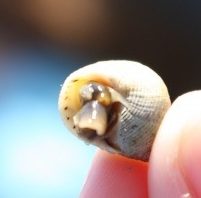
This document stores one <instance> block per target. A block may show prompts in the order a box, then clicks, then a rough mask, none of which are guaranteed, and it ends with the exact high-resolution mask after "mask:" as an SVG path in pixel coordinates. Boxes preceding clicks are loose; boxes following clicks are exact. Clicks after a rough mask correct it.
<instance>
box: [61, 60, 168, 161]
mask: <svg viewBox="0 0 201 198" xmlns="http://www.w3.org/2000/svg"><path fill="white" fill-rule="evenodd" d="M170 104H171V102H170V98H169V94H168V91H167V88H166V85H165V84H164V82H163V80H162V79H161V78H160V77H159V76H158V74H156V73H155V72H154V71H152V70H151V69H150V68H148V67H146V66H144V65H142V64H140V63H137V62H132V61H103V62H97V63H95V64H91V65H88V66H85V67H83V68H80V69H78V70H77V71H75V72H73V73H72V74H70V76H68V77H67V79H66V80H65V82H64V84H63V86H62V89H61V92H60V96H59V111H60V113H61V116H62V118H63V120H64V123H65V124H66V126H67V127H68V128H69V129H70V131H71V132H72V133H73V134H75V135H76V136H78V137H79V138H81V139H83V140H84V141H85V142H86V143H90V144H93V145H96V146H98V147H99V148H101V149H104V150H107V151H109V152H112V153H119V154H121V155H124V156H127V157H130V158H134V159H138V160H143V161H148V159H149V155H150V151H151V147H152V144H153V141H154V138H155V135H156V133H157V131H158V128H159V126H160V123H161V121H162V119H163V117H164V115H165V113H166V111H167V109H168V108H169V106H170Z"/></svg>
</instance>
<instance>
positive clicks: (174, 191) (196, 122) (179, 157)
mask: <svg viewBox="0 0 201 198" xmlns="http://www.w3.org/2000/svg"><path fill="white" fill-rule="evenodd" d="M200 181H201V91H194V92H190V93H188V94H185V95H183V96H181V97H179V98H178V99H177V100H176V101H175V102H174V103H173V105H172V107H171V108H170V110H169V111H168V113H167V114H166V116H165V118H164V120H163V123H162V125H161V127H160V129H159V132H158V134H157V137H156V140H155V142H154V146H153V150H152V154H151V158H150V168H149V192H150V197H154V198H158V197H168V198H171V197H173V198H177V197H183V198H186V197H201V182H200Z"/></svg>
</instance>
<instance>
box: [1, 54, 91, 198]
mask: <svg viewBox="0 0 201 198" xmlns="http://www.w3.org/2000/svg"><path fill="white" fill-rule="evenodd" d="M36 51H37V52H36ZM40 54H41V52H40V50H39V51H38V50H27V51H21V52H16V51H15V52H11V53H10V54H9V56H8V57H9V58H4V59H3V61H1V69H0V72H1V75H0V77H1V79H0V84H1V85H3V86H1V95H0V109H1V113H0V123H1V124H0V197H2V198H27V197H29V198H40V197H41V198H45V197H47V198H56V197H57V198H63V197H71V198H74V197H78V196H79V193H80V190H81V188H82V185H83V183H84V180H85V178H86V175H87V172H88V169H89V167H90V163H91V160H92V157H93V155H94V152H95V148H94V147H92V146H86V145H85V144H84V143H82V142H81V141H80V142H79V141H77V138H75V137H74V136H73V135H72V134H70V133H69V132H68V131H67V129H66V128H65V127H64V125H63V123H62V120H61V119H60V115H59V112H58V109H57V100H58V94H59V90H60V85H61V83H62V82H63V80H64V79H65V77H66V76H67V75H68V74H69V73H70V71H71V70H72V66H73V65H76V66H79V64H81V61H79V60H78V59H76V61H75V60H73V58H71V59H67V58H65V59H64V58H61V57H57V56H56V53H55V54H54V55H55V57H54V56H52V54H51V53H50V54H46V55H44V52H43V53H42V55H40Z"/></svg>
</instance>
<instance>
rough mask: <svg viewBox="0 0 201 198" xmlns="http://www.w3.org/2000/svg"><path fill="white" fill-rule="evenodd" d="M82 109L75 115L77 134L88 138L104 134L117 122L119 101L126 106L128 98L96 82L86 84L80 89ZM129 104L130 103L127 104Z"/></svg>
mask: <svg viewBox="0 0 201 198" xmlns="http://www.w3.org/2000/svg"><path fill="white" fill-rule="evenodd" d="M80 100H81V103H82V107H81V109H80V110H79V111H78V112H77V113H76V114H75V115H74V117H73V121H74V125H75V126H76V127H77V129H78V130H77V134H78V135H80V136H83V135H85V137H87V138H89V137H90V138H91V137H94V135H92V131H93V134H94V133H95V134H96V135H98V136H104V135H106V133H107V132H108V131H110V130H111V128H112V127H113V126H114V125H115V124H116V122H117V117H118V113H119V108H117V106H119V105H117V103H121V104H123V105H124V106H126V105H127V104H128V102H127V101H126V99H125V98H124V97H123V96H121V95H120V94H119V93H118V92H116V91H115V90H113V89H112V88H110V87H107V86H104V85H102V84H99V83H96V82H90V83H88V84H85V85H84V86H82V87H81V89H80ZM127 106H128V105H127Z"/></svg>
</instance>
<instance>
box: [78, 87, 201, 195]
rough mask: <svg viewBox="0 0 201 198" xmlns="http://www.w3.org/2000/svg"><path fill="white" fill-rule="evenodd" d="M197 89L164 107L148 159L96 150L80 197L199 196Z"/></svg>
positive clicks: (200, 95)
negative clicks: (134, 158)
mask: <svg viewBox="0 0 201 198" xmlns="http://www.w3.org/2000/svg"><path fill="white" fill-rule="evenodd" d="M200 104H201V91H194V92H190V93H187V94H184V95H182V96H180V97H179V98H178V99H177V100H176V101H175V102H174V103H173V105H172V106H171V108H170V109H169V110H168V112H167V114H166V115H165V118H164V120H163V122H162V123H161V126H160V128H159V131H158V134H157V137H156V139H155V142H154V145H153V149H152V153H151V156H150V160H149V162H148V163H144V162H141V161H136V160H133V159H128V158H125V157H122V156H119V155H113V154H110V153H107V152H104V151H99V152H98V153H97V155H96V156H95V159H94V161H93V164H92V167H91V170H90V172H89V175H88V178H87V180H86V182H85V185H84V187H83V190H82V192H81V195H80V197H81V198H88V197H96V198H102V197H104V198H111V197H115V198H133V197H137V198H146V197H153V198H161V197H163V198H166V197H167V198H178V197H179V198H180V197H181V198H189V197H195V198H197V197H201V182H200V181H201V171H200V170H201V166H200V164H201V146H200V144H201V105H200Z"/></svg>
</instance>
